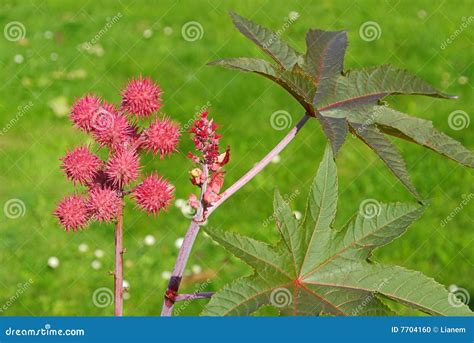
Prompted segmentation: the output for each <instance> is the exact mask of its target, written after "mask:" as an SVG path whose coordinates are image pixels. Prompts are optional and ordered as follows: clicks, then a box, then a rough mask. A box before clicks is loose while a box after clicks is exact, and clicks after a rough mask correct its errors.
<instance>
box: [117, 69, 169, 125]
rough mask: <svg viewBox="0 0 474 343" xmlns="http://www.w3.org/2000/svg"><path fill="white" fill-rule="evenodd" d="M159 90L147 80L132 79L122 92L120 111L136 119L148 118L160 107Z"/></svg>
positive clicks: (158, 87) (147, 78) (140, 78)
mask: <svg viewBox="0 0 474 343" xmlns="http://www.w3.org/2000/svg"><path fill="white" fill-rule="evenodd" d="M160 95H161V89H160V86H158V85H157V84H154V83H153V81H152V80H151V79H150V78H149V77H146V78H142V77H141V76H139V77H138V79H132V80H131V81H129V83H128V85H127V87H126V88H125V89H124V90H123V91H122V109H124V110H125V111H127V112H128V113H130V114H134V115H135V116H136V117H137V118H139V117H148V116H150V115H151V114H152V113H153V112H155V111H157V110H158V109H159V108H160V107H161V98H160Z"/></svg>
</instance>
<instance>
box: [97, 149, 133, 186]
mask: <svg viewBox="0 0 474 343" xmlns="http://www.w3.org/2000/svg"><path fill="white" fill-rule="evenodd" d="M139 168H140V160H139V158H138V155H137V154H136V152H135V151H133V150H130V149H126V148H123V149H118V150H116V151H115V152H114V154H113V155H112V156H111V157H110V159H109V161H108V162H107V165H106V167H105V173H106V174H107V178H108V179H109V180H110V181H111V182H112V184H114V185H115V186H116V187H119V188H122V187H123V186H124V185H127V184H129V183H130V182H132V181H134V180H136V179H137V176H138V171H139Z"/></svg>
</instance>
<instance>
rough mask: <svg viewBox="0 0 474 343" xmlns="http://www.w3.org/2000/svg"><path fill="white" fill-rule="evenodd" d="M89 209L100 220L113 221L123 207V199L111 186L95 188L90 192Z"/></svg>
mask: <svg viewBox="0 0 474 343" xmlns="http://www.w3.org/2000/svg"><path fill="white" fill-rule="evenodd" d="M89 195H90V197H89V200H88V201H87V209H88V211H89V212H90V213H91V214H92V216H93V217H94V218H95V219H97V220H98V221H99V222H111V221H113V220H114V219H116V218H117V216H118V215H119V213H120V209H121V208H122V199H121V198H120V197H119V195H118V193H117V192H116V191H114V190H113V189H110V188H94V189H92V190H91V191H90V193H89Z"/></svg>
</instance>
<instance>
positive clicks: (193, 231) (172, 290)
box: [161, 114, 310, 316]
mask: <svg viewBox="0 0 474 343" xmlns="http://www.w3.org/2000/svg"><path fill="white" fill-rule="evenodd" d="M309 118H310V116H309V115H308V114H305V115H304V117H303V118H301V119H300V121H299V122H298V123H297V124H296V126H295V127H294V128H293V129H291V131H290V132H289V133H288V134H287V135H286V136H285V137H284V138H283V139H282V140H281V141H280V142H279V143H278V144H277V145H276V146H275V147H274V148H273V149H272V150H271V151H270V152H269V153H268V154H267V155H266V156H265V157H264V158H263V159H262V160H260V161H259V162H258V163H257V164H255V165H254V166H253V168H252V169H250V170H249V171H248V172H247V173H246V174H245V175H244V176H242V177H241V178H240V179H239V180H238V181H236V182H235V183H234V184H233V185H232V186H230V187H229V188H227V189H226V190H225V191H224V192H223V193H222V194H221V196H220V199H219V200H218V201H217V202H216V203H214V204H213V206H212V207H210V208H209V209H207V212H206V217H207V218H208V217H209V216H210V215H211V213H212V212H214V211H215V210H216V209H217V208H218V207H219V206H220V205H221V204H222V203H223V202H224V201H226V200H227V199H228V198H229V197H230V196H232V195H233V194H234V193H235V192H237V191H238V190H239V189H240V188H242V187H243V186H244V185H245V184H246V183H247V182H249V181H250V180H252V179H253V178H254V177H255V176H256V175H257V174H258V173H260V171H262V169H263V168H265V167H266V166H267V165H268V164H269V163H270V162H271V160H272V159H273V158H274V157H275V156H276V155H278V154H279V153H280V152H281V151H282V150H283V149H285V147H286V146H287V145H288V144H289V143H290V142H291V141H292V140H293V138H295V136H296V135H297V133H298V132H299V131H300V130H301V128H302V127H303V126H304V124H306V122H307V121H308V119H309ZM204 172H205V173H206V174H205V176H206V177H205V180H206V182H205V183H204V184H203V186H202V189H201V204H200V207H199V209H198V212H197V213H196V215H195V216H194V218H193V220H192V221H191V223H190V225H189V228H188V231H187V232H186V235H185V236H184V240H183V244H182V245H181V248H180V250H179V253H178V258H177V259H176V263H175V266H174V269H173V273H172V276H171V278H170V281H169V283H168V288H167V290H166V293H165V301H164V302H163V309H162V310H161V315H162V316H171V315H172V312H173V305H174V303H175V302H176V301H177V300H178V299H179V298H180V295H178V290H179V285H180V283H181V279H182V277H183V272H184V268H185V266H186V263H187V261H188V258H189V254H190V253H191V249H192V247H193V245H194V241H195V240H196V236H197V234H198V233H199V227H200V225H201V224H202V223H203V222H204V220H205V219H206V218H205V217H204V203H203V196H204V193H205V191H206V187H207V173H208V171H207V169H205V171H204Z"/></svg>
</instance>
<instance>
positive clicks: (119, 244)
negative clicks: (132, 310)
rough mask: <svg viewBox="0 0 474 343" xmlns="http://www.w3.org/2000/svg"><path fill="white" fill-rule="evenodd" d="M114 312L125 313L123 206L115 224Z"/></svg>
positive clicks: (117, 313)
mask: <svg viewBox="0 0 474 343" xmlns="http://www.w3.org/2000/svg"><path fill="white" fill-rule="evenodd" d="M114 301H115V304H114V314H115V316H119V317H121V316H122V315H123V207H122V208H121V209H120V213H119V214H118V216H117V223H116V224H115V272H114Z"/></svg>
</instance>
